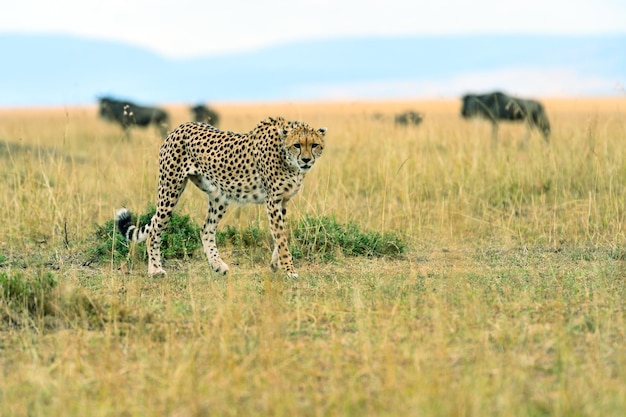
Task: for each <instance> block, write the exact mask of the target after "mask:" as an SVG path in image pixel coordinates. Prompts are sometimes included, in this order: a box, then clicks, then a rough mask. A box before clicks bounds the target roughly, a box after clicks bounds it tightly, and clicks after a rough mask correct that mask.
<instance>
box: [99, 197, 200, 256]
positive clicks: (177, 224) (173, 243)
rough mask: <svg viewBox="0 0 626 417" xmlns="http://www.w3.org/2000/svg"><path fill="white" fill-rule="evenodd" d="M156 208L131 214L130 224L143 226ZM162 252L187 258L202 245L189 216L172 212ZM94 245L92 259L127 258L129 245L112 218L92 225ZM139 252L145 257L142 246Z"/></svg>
mask: <svg viewBox="0 0 626 417" xmlns="http://www.w3.org/2000/svg"><path fill="white" fill-rule="evenodd" d="M155 212H156V208H155V207H154V206H151V207H150V208H149V209H148V212H147V213H146V214H143V215H141V216H139V221H137V217H136V216H133V223H135V224H139V225H144V224H146V223H148V222H149V221H150V219H151V218H152V216H153V215H154V213H155ZM161 236H162V242H161V253H162V255H163V257H164V258H165V259H186V258H188V257H191V256H193V253H194V252H195V250H196V249H197V248H198V247H200V246H201V244H202V242H201V239H200V227H199V226H198V225H197V224H196V223H195V222H194V221H193V220H191V218H190V217H189V216H188V215H181V214H178V213H176V212H174V213H173V214H172V218H171V219H170V221H169V223H168V225H167V227H166V228H165V230H164V231H163V234H162V235H161ZM94 237H95V239H94V241H95V242H94V248H93V249H92V250H91V258H92V259H95V260H97V261H101V262H102V261H110V260H111V259H113V260H116V261H121V260H124V259H128V258H129V256H130V252H131V244H130V242H128V241H126V239H125V238H124V237H123V236H122V235H121V234H120V233H119V231H118V230H117V228H116V227H115V221H113V220H108V221H106V222H105V223H104V224H103V225H97V224H96V225H95V233H94ZM139 255H140V257H141V259H142V260H144V261H145V260H146V259H147V257H148V256H147V250H146V247H145V245H142V246H140V249H139Z"/></svg>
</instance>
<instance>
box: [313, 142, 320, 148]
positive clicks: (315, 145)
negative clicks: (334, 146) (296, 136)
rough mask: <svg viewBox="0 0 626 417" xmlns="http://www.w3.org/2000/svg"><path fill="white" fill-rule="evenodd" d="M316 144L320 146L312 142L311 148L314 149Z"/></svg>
mask: <svg viewBox="0 0 626 417" xmlns="http://www.w3.org/2000/svg"><path fill="white" fill-rule="evenodd" d="M318 146H320V145H319V144H318V143H312V144H311V149H315V148H317V147H318Z"/></svg>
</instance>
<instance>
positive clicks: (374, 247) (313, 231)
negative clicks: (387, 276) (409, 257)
mask: <svg viewBox="0 0 626 417" xmlns="http://www.w3.org/2000/svg"><path fill="white" fill-rule="evenodd" d="M293 240H294V242H293V243H292V245H291V251H292V254H293V256H294V257H295V258H297V259H301V258H305V259H307V260H310V261H315V260H324V261H331V260H334V259H335V258H336V255H337V253H341V254H342V255H344V256H364V257H369V258H371V257H381V256H390V257H398V256H400V255H402V254H403V253H404V252H405V250H406V244H405V242H404V239H403V238H401V237H400V236H398V234H396V233H393V232H386V233H379V232H374V231H362V230H361V227H360V226H359V225H358V224H356V223H355V222H348V223H347V224H345V225H344V224H340V223H339V222H337V220H336V219H335V218H334V217H331V216H322V217H308V216H307V217H304V218H303V219H302V220H300V222H299V223H298V226H297V227H296V229H295V230H294V233H293Z"/></svg>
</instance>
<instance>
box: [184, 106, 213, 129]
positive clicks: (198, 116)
mask: <svg viewBox="0 0 626 417" xmlns="http://www.w3.org/2000/svg"><path fill="white" fill-rule="evenodd" d="M191 113H192V114H193V120H194V121H196V122H202V123H208V124H210V125H211V126H215V127H217V125H218V124H219V122H220V116H219V115H218V114H217V112H216V111H215V110H213V109H210V108H208V107H207V106H205V105H204V104H198V105H197V106H193V107H192V108H191Z"/></svg>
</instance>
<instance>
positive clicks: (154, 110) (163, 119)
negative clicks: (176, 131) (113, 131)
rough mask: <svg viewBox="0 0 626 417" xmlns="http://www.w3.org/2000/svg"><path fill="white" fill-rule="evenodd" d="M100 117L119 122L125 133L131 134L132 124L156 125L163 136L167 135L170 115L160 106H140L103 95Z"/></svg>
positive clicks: (100, 99) (100, 101)
mask: <svg viewBox="0 0 626 417" xmlns="http://www.w3.org/2000/svg"><path fill="white" fill-rule="evenodd" d="M98 101H99V104H100V117H102V118H103V119H105V120H109V121H111V122H115V123H119V124H120V126H122V129H124V134H125V135H126V136H128V135H129V133H130V131H129V129H130V128H131V127H132V126H142V127H146V126H149V125H154V126H156V127H157V128H158V129H159V132H160V133H161V136H163V137H165V136H166V135H167V131H168V127H169V115H168V114H167V112H165V110H162V109H159V108H158V107H146V106H140V105H138V104H135V103H133V102H130V101H124V100H117V99H114V98H111V97H101V98H99V99H98Z"/></svg>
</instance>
